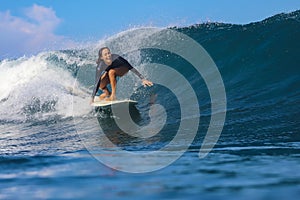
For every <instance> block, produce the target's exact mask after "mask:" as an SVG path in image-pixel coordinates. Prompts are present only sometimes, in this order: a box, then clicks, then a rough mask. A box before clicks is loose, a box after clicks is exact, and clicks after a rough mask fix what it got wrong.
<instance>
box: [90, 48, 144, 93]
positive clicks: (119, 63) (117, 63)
mask: <svg viewBox="0 0 300 200" xmlns="http://www.w3.org/2000/svg"><path fill="white" fill-rule="evenodd" d="M111 56H112V63H111V65H109V66H107V65H106V64H105V63H104V62H103V61H101V62H100V63H99V64H98V65H97V68H96V77H95V85H94V90H93V93H92V98H94V97H95V96H96V93H97V92H98V89H99V86H100V83H101V76H102V75H103V74H104V72H108V71H109V70H111V69H114V68H119V67H127V68H128V70H131V71H132V72H133V73H135V74H136V75H137V76H138V77H139V78H140V79H144V77H143V75H141V74H140V73H139V72H138V71H137V70H136V69H135V68H134V67H132V66H131V64H130V63H129V62H128V61H127V60H126V59H124V58H123V57H121V56H119V55H117V54H112V55H111Z"/></svg>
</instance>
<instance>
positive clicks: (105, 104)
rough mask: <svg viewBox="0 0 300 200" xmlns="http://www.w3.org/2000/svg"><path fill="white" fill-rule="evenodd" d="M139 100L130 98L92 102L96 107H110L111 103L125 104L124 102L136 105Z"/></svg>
mask: <svg viewBox="0 0 300 200" xmlns="http://www.w3.org/2000/svg"><path fill="white" fill-rule="evenodd" d="M137 103H138V102H137V101H134V100H130V99H125V100H115V101H105V100H102V101H95V102H94V103H92V106H95V107H108V106H111V105H124V104H129V105H135V104H137Z"/></svg>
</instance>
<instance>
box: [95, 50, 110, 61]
mask: <svg viewBox="0 0 300 200" xmlns="http://www.w3.org/2000/svg"><path fill="white" fill-rule="evenodd" d="M104 49H108V50H110V49H109V48H108V47H102V48H100V50H99V52H98V59H97V61H96V63H97V64H98V65H99V64H100V62H101V56H102V51H103V50H104Z"/></svg>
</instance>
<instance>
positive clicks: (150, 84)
mask: <svg viewBox="0 0 300 200" xmlns="http://www.w3.org/2000/svg"><path fill="white" fill-rule="evenodd" d="M130 71H132V72H133V73H134V74H135V75H137V76H138V77H139V78H140V79H141V80H142V84H143V85H144V86H145V87H146V86H152V85H153V83H152V82H151V81H148V80H147V79H145V77H144V76H143V75H142V74H141V73H140V72H139V71H138V70H136V69H135V68H134V67H132V68H131V69H130Z"/></svg>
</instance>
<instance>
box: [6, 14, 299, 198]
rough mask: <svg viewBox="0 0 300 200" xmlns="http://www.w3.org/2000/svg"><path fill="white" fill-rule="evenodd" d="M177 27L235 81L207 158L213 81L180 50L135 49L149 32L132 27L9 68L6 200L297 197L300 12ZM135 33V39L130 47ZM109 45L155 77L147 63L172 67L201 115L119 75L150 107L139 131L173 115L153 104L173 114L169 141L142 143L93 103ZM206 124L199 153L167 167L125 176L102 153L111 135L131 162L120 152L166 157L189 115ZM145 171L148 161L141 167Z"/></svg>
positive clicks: (142, 111)
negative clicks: (98, 64)
mask: <svg viewBox="0 0 300 200" xmlns="http://www.w3.org/2000/svg"><path fill="white" fill-rule="evenodd" d="M172 29H174V30H176V31H179V32H181V33H184V34H186V35H188V36H190V37H191V38H193V39H194V40H195V41H197V42H198V43H199V44H201V45H202V46H203V47H204V48H205V50H206V51H207V52H208V54H209V55H210V56H211V57H212V59H213V60H214V62H215V63H216V66H217V67H218V69H219V71H220V74H221V76H222V79H223V82H224V86H225V90H226V98H227V111H226V120H225V124H224V127H223V131H222V134H221V136H220V138H219V140H218V142H217V144H216V145H215V146H214V148H213V150H212V151H211V152H210V153H209V154H208V155H207V156H206V157H205V158H203V159H199V156H198V154H199V149H200V148H201V145H202V143H203V138H204V137H205V134H206V132H207V129H208V126H209V121H210V118H211V116H212V113H211V102H210V101H211V99H210V95H209V92H208V89H207V88H206V86H205V82H204V81H203V79H202V78H201V77H200V76H199V74H197V73H195V70H194V69H192V68H190V65H191V64H190V63H188V62H187V60H185V59H182V58H179V57H178V56H177V55H174V54H172V53H170V52H164V51H161V50H155V49H146V50H141V51H139V52H136V51H134V52H131V51H130V50H131V49H135V48H136V46H133V45H137V44H138V43H139V42H140V41H141V40H143V38H144V37H146V36H147V34H148V33H147V32H143V31H138V30H128V31H125V32H122V33H120V34H117V35H115V36H113V37H111V38H108V39H107V40H105V41H99V44H97V45H95V46H89V47H87V48H84V49H79V50H64V51H57V52H43V53H41V54H39V55H36V56H33V57H31V58H26V57H22V58H18V59H15V60H3V61H1V63H0V71H1V74H0V76H1V79H0V82H1V87H0V91H1V92H0V93H1V94H0V130H1V132H0V141H1V148H0V155H1V156H0V199H24V198H25V199H111V198H122V199H123V198H124V199H133V198H139V199H141V198H145V199H153V198H162V199H183V198H184V199H186V198H189V199H267V198H268V199H269V198H272V199H283V198H284V199H297V197H299V196H300V172H299V167H300V159H299V157H300V135H299V119H300V113H299V110H300V92H299V91H300V90H299V89H300V88H299V86H300V77H299V74H300V73H299V72H300V71H299V63H300V62H299V61H300V58H299V56H298V55H299V54H300V52H299V48H298V43H297V42H298V41H299V39H300V38H299V35H300V15H299V11H296V12H294V13H289V14H280V15H276V16H274V17H271V18H268V19H266V20H263V21H261V22H257V23H251V24H247V25H232V24H222V23H207V24H200V25H194V26H191V27H183V28H177V27H174V28H172ZM124 38H125V39H126V40H124ZM128 38H129V39H130V41H134V42H133V43H134V44H128V42H127V41H128ZM102 45H109V46H110V47H111V49H112V50H113V51H120V52H127V53H126V54H125V55H124V56H125V57H126V58H127V59H129V60H130V62H131V63H133V65H134V66H137V69H138V70H139V71H141V72H142V73H143V74H144V75H146V76H147V77H150V78H151V74H152V72H153V70H159V69H152V68H149V67H148V68H147V66H149V65H147V63H159V64H164V65H168V66H172V67H173V68H174V69H176V70H177V71H178V72H180V73H181V74H182V75H183V76H184V77H185V78H186V79H187V80H188V81H189V82H190V83H191V85H192V87H193V90H194V91H196V95H197V98H198V101H199V106H200V110H201V115H200V116H190V117H186V118H185V119H181V114H182V113H181V110H180V103H179V100H178V99H177V98H176V95H175V94H174V93H172V91H170V90H168V89H167V88H166V87H164V86H163V85H160V84H156V85H155V86H154V87H152V88H143V87H140V85H139V84H137V83H138V79H137V78H136V77H135V76H134V75H133V74H130V73H129V74H128V76H126V77H124V78H121V80H120V81H123V82H120V83H121V84H124V85H129V86H128V88H130V89H126V87H125V89H124V87H121V86H119V89H120V90H121V91H119V95H120V96H122V95H123V96H124V95H126V94H127V93H130V92H131V91H133V93H132V95H131V96H130V98H132V99H136V100H138V101H139V104H138V105H137V107H136V108H137V111H138V112H137V113H135V114H134V115H133V116H132V118H133V120H134V121H135V122H136V123H137V124H138V125H140V126H146V125H149V124H150V125H151V126H150V129H156V128H157V127H159V122H160V121H163V120H164V119H163V118H162V117H161V116H162V113H161V112H157V113H154V114H153V116H154V117H155V119H158V120H157V121H154V122H152V123H151V119H150V118H151V117H150V114H149V112H150V111H149V109H150V105H151V104H152V103H156V104H160V105H162V106H163V107H164V108H165V110H166V113H167V117H166V119H165V124H164V126H163V127H162V129H161V130H160V131H159V133H158V134H156V135H154V136H152V137H150V138H146V139H143V138H136V137H132V136H130V135H127V134H126V133H124V132H123V131H122V130H120V129H119V127H118V126H117V125H116V124H115V118H114V117H111V115H110V114H107V113H95V112H94V111H93V110H92V108H90V107H89V106H88V105H87V106H85V105H86V104H88V102H89V97H90V95H91V90H92V87H91V86H92V85H93V82H94V71H95V60H96V59H97V50H98V48H99V46H102ZM165 79H166V80H167V82H169V83H170V84H171V85H172V86H174V87H177V88H179V89H180V88H181V87H179V86H177V85H176V80H174V77H169V76H168V75H165ZM16 80H17V81H16ZM74 88H75V89H74ZM182 89H183V90H185V88H182ZM187 98H190V97H187ZM191 106H192V105H191ZM197 117H200V122H199V128H198V131H197V135H196V137H195V139H194V140H193V142H192V144H191V145H190V146H189V148H188V150H187V151H186V152H185V153H183V155H182V156H181V157H180V158H179V159H178V160H176V161H175V162H173V163H171V164H170V165H168V166H166V167H164V168H162V169H160V170H156V171H152V172H148V173H137V174H135V173H126V172H123V171H122V170H121V171H120V170H116V169H112V168H110V167H107V166H106V165H104V164H103V163H101V162H100V161H99V157H97V156H100V157H101V156H102V154H101V150H102V147H101V145H102V143H103V140H102V138H103V133H104V134H105V135H106V136H107V137H108V138H109V139H110V141H112V142H113V143H114V144H115V145H116V146H117V147H106V148H108V149H110V151H111V158H113V159H122V155H120V154H119V153H118V151H117V149H118V148H121V149H122V150H126V151H130V152H145V151H146V152H150V151H154V150H158V149H160V148H161V147H164V146H167V145H168V144H169V143H170V141H171V140H172V139H173V138H174V137H175V135H176V132H177V130H178V129H179V124H180V121H181V120H190V119H191V118H197ZM99 125H100V126H99ZM99 127H101V128H102V130H99ZM150 129H149V130H150ZM101 134H102V135H101ZM182 148H184V144H183V143H178V144H176V148H175V150H174V151H173V152H170V154H169V155H170V156H172V153H177V150H176V149H178V151H179V150H180V149H182ZM123 159H124V158H123ZM162 159H163V158H162ZM130 161H131V160H128V163H129V164H130ZM158 162H159V161H158ZM151 164H153V163H151ZM146 165H148V164H147V159H146V158H145V162H139V163H135V164H134V166H132V167H137V168H138V167H143V166H146Z"/></svg>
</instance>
